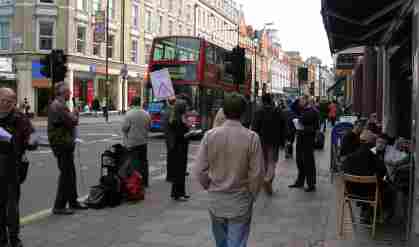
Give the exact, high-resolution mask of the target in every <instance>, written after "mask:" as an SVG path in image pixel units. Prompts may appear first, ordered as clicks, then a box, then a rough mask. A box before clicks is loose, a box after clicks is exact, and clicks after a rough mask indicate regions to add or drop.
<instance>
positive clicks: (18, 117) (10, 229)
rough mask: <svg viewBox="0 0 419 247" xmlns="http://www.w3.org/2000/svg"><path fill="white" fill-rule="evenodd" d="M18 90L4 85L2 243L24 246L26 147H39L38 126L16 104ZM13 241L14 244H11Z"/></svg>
mask: <svg viewBox="0 0 419 247" xmlns="http://www.w3.org/2000/svg"><path fill="white" fill-rule="evenodd" d="M15 105H16V94H15V92H14V91H13V90H12V89H10V88H0V130H1V134H0V247H6V246H11V247H20V246H22V242H21V240H20V238H19V234H20V223H19V220H20V217H19V199H20V183H21V182H23V180H24V176H25V174H23V173H22V172H21V171H23V170H24V169H27V167H23V166H24V164H23V157H24V154H25V151H26V150H33V149H35V148H36V142H35V139H34V138H31V137H32V136H31V135H32V134H33V132H34V129H33V127H32V124H31V122H30V121H29V118H28V117H27V115H26V114H24V113H21V112H19V111H18V110H17V109H16V107H15ZM8 244H10V245H8Z"/></svg>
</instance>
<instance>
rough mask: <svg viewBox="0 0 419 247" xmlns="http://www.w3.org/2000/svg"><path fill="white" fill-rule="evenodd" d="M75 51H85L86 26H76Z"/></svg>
mask: <svg viewBox="0 0 419 247" xmlns="http://www.w3.org/2000/svg"><path fill="white" fill-rule="evenodd" d="M76 51H77V52H78V53H85V51H86V27H85V26H77V39H76Z"/></svg>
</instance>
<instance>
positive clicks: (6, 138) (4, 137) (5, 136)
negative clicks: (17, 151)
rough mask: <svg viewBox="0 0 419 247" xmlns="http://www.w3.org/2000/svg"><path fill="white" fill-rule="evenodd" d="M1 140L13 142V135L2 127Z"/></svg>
mask: <svg viewBox="0 0 419 247" xmlns="http://www.w3.org/2000/svg"><path fill="white" fill-rule="evenodd" d="M0 140H2V141H7V142H10V141H11V140H12V134H10V133H9V132H8V131H7V130H5V129H4V128H2V127H0Z"/></svg>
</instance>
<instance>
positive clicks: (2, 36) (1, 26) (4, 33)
mask: <svg viewBox="0 0 419 247" xmlns="http://www.w3.org/2000/svg"><path fill="white" fill-rule="evenodd" d="M9 28H10V24H9V22H2V21H1V20H0V50H8V49H9V39H10V37H9V35H10V30H9Z"/></svg>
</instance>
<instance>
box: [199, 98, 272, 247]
mask: <svg viewBox="0 0 419 247" xmlns="http://www.w3.org/2000/svg"><path fill="white" fill-rule="evenodd" d="M223 109H224V114H225V115H226V118H227V121H226V122H225V123H224V124H223V125H222V126H221V127H218V128H214V129H212V130H209V131H208V132H207V133H206V135H205V136H204V138H203V140H202V143H201V146H200V149H199V153H198V157H197V164H196V170H195V172H194V174H195V175H196V176H197V177H198V178H199V182H200V183H201V185H202V186H203V187H204V189H206V190H208V196H209V212H210V217H211V221H212V230H213V234H214V237H215V241H216V246H217V247H245V246H247V240H248V237H249V233H250V223H251V218H252V208H253V203H254V202H255V200H256V198H257V195H258V193H259V191H260V187H261V185H262V183H263V178H264V174H265V172H264V165H263V152H262V147H261V143H260V140H259V137H258V135H257V134H256V133H255V132H253V131H251V130H248V129H247V128H245V127H243V126H242V125H241V123H240V117H241V115H242V113H243V111H244V110H245V101H244V99H243V97H242V96H240V95H238V94H232V95H231V96H226V98H225V100H224V106H223Z"/></svg>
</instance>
